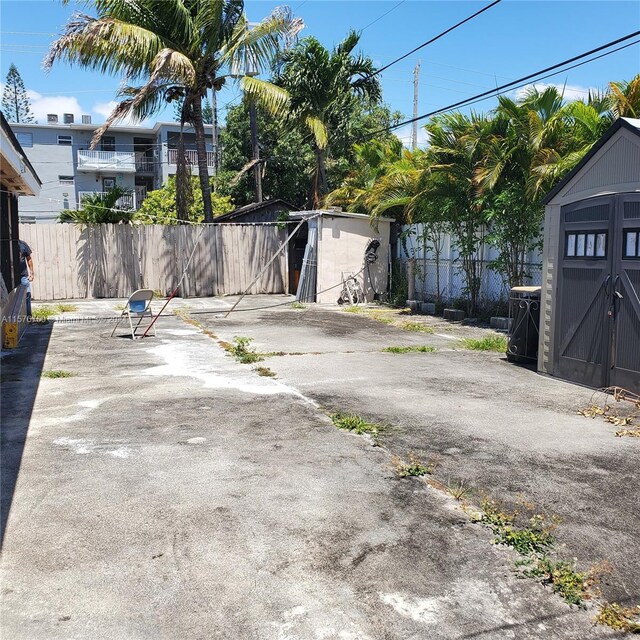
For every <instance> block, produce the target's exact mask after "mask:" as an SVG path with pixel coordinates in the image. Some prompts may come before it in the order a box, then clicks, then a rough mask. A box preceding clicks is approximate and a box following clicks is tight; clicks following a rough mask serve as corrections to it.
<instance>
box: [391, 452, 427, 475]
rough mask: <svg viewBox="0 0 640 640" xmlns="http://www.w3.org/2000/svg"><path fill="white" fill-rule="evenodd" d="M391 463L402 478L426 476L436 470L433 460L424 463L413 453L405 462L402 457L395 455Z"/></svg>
mask: <svg viewBox="0 0 640 640" xmlns="http://www.w3.org/2000/svg"><path fill="white" fill-rule="evenodd" d="M391 463H392V464H393V466H394V468H395V470H396V473H397V474H398V475H399V476H400V477H401V478H408V477H421V476H426V475H427V474H432V473H433V472H434V470H435V465H434V464H433V463H432V462H429V463H427V464H423V462H422V461H421V460H420V458H418V457H417V456H416V455H414V454H413V453H412V454H411V455H410V456H409V461H408V462H403V460H402V459H401V458H399V457H398V456H394V458H393V460H392V461H391Z"/></svg>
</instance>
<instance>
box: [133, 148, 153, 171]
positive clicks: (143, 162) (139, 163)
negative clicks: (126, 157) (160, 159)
mask: <svg viewBox="0 0 640 640" xmlns="http://www.w3.org/2000/svg"><path fill="white" fill-rule="evenodd" d="M154 165H155V162H154V159H153V157H152V156H148V155H146V154H144V153H142V152H140V151H136V171H137V172H138V173H153V172H154V168H155V167H154Z"/></svg>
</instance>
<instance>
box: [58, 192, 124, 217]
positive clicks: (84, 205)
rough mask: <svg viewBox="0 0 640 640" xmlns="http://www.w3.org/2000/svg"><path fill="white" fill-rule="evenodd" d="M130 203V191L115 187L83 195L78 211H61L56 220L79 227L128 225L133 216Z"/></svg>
mask: <svg viewBox="0 0 640 640" xmlns="http://www.w3.org/2000/svg"><path fill="white" fill-rule="evenodd" d="M131 203H132V200H131V190H130V189H124V188H123V187H118V186H116V187H113V189H109V190H108V191H106V192H105V193H92V194H88V195H85V196H84V197H83V198H82V201H81V202H80V208H79V209H65V210H63V211H61V212H60V215H59V216H58V220H59V221H60V222H74V223H75V224H81V225H83V224H118V223H121V222H124V223H128V222H131V220H132V219H133V217H134V215H135V210H134V209H133V208H132V207H131Z"/></svg>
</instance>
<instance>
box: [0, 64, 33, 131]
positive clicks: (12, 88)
mask: <svg viewBox="0 0 640 640" xmlns="http://www.w3.org/2000/svg"><path fill="white" fill-rule="evenodd" d="M2 112H3V113H4V115H5V118H6V119H7V120H8V121H9V122H19V123H25V122H26V123H28V122H35V120H34V118H33V114H32V113H31V103H30V102H29V98H28V96H27V90H26V89H25V87H24V82H23V81H22V77H21V76H20V73H19V72H18V69H16V65H15V64H13V63H11V66H10V67H9V73H7V79H6V80H5V85H4V91H3V92H2Z"/></svg>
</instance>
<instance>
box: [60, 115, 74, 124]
mask: <svg viewBox="0 0 640 640" xmlns="http://www.w3.org/2000/svg"><path fill="white" fill-rule="evenodd" d="M62 118H63V120H64V123H65V124H73V113H65V114H64V115H63V116H62Z"/></svg>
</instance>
